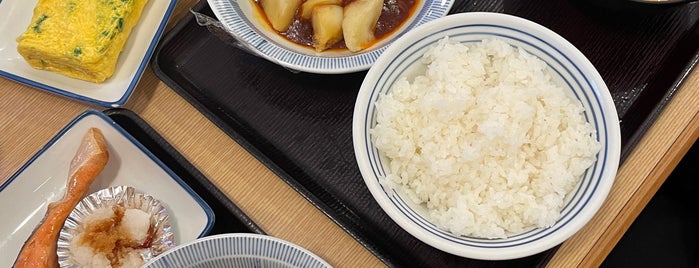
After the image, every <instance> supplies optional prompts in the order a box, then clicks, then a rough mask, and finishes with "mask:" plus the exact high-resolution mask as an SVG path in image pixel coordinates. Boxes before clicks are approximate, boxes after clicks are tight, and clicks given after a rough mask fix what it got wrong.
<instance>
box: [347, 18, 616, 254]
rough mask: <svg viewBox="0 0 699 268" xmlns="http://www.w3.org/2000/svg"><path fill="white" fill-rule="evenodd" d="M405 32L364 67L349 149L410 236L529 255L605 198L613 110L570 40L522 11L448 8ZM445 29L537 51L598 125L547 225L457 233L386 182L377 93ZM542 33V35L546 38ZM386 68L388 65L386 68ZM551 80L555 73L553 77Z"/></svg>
mask: <svg viewBox="0 0 699 268" xmlns="http://www.w3.org/2000/svg"><path fill="white" fill-rule="evenodd" d="M439 23H443V24H437V21H433V22H431V23H428V24H425V25H422V26H421V27H419V28H417V29H414V30H413V31H411V32H409V33H407V34H406V35H404V36H403V37H401V38H400V39H399V40H397V41H396V42H394V45H393V46H391V47H389V48H388V49H387V51H386V52H385V53H384V55H382V57H381V58H379V59H378V60H377V62H376V64H375V65H374V66H372V69H371V70H370V71H369V73H368V74H367V79H366V80H365V82H364V83H363V84H362V87H361V89H360V92H359V94H358V97H357V103H356V106H355V111H354V119H353V132H354V133H353V136H354V147H355V154H356V157H357V161H358V164H359V166H360V170H361V171H362V176H363V177H364V179H365V181H366V184H367V186H368V187H369V189H370V192H371V193H372V195H373V196H374V197H375V198H376V200H377V202H378V203H379V205H380V206H381V207H382V208H384V210H385V211H386V212H387V214H389V216H390V217H391V218H392V219H393V220H394V221H396V223H397V224H398V225H400V226H401V227H403V228H404V229H406V231H408V232H409V233H411V234H412V235H413V236H415V237H417V238H418V239H420V240H423V241H425V242H426V243H428V244H430V245H432V246H434V247H436V248H438V249H441V250H443V251H446V252H450V253H452V254H456V255H460V256H464V257H469V258H477V259H489V260H500V259H512V258H518V257H524V256H528V255H533V254H536V253H539V252H542V251H544V250H547V249H549V248H551V247H553V246H555V245H557V244H560V243H561V242H563V241H564V240H565V239H567V238H568V237H569V236H570V235H572V234H573V233H575V232H576V231H577V230H579V229H580V228H582V226H583V225H584V224H586V223H587V222H588V221H589V219H590V218H592V216H593V215H594V214H595V213H596V211H597V209H598V208H599V207H600V206H601V205H602V203H603V202H604V199H605V198H606V196H607V194H608V192H609V190H610V188H611V186H612V184H613V181H614V177H615V175H616V171H617V166H618V163H619V156H620V142H619V141H620V130H619V123H618V117H617V113H616V110H615V106H614V103H613V101H612V98H611V95H610V93H609V90H608V89H607V87H606V85H604V82H603V80H602V78H601V76H600V75H599V73H598V72H597V71H596V70H595V68H594V66H593V65H592V64H591V63H590V62H589V61H588V60H587V59H586V58H585V57H584V55H583V54H582V53H580V52H579V51H578V50H577V49H576V48H575V47H574V46H573V45H571V44H570V43H568V42H567V41H566V40H565V39H563V38H562V37H560V36H559V35H557V34H556V33H554V32H552V31H550V30H548V29H546V28H544V27H543V26H540V25H538V24H535V23H533V22H531V21H527V20H525V19H522V18H518V17H514V16H510V15H505V14H497V13H481V12H474V13H466V14H457V15H450V16H447V17H444V18H442V19H440V22H439ZM445 36H449V38H450V40H456V41H458V42H478V41H480V40H483V39H484V38H488V37H491V38H492V37H498V38H500V39H503V40H506V42H508V43H510V44H512V45H514V46H517V47H520V48H523V49H524V50H526V51H528V52H529V53H531V54H533V55H535V56H537V57H539V58H541V59H542V60H544V61H545V62H547V63H548V64H549V66H550V67H551V69H552V70H554V71H555V73H554V76H556V75H557V76H558V77H557V78H558V79H560V80H561V81H562V82H564V83H567V85H568V87H569V88H571V89H572V94H574V95H575V97H577V98H578V99H579V100H580V101H581V103H582V105H583V107H584V108H585V113H584V115H585V118H586V120H587V121H588V122H589V123H590V124H592V125H593V126H594V127H595V129H597V133H596V134H597V139H598V141H599V142H600V143H601V144H602V145H603V148H601V150H600V152H599V154H598V159H597V161H596V162H595V164H594V165H593V166H592V167H590V168H589V169H588V170H587V171H586V173H585V174H584V176H583V178H582V180H581V184H580V185H579V186H578V187H577V188H576V190H574V192H572V193H571V197H570V200H571V201H570V202H568V203H567V204H566V206H565V207H564V208H563V210H562V212H561V217H560V218H559V220H558V221H557V222H556V223H555V225H554V226H552V227H550V228H537V229H532V230H530V231H527V232H524V233H520V234H516V235H513V236H510V237H508V238H507V239H482V238H473V237H463V236H455V235H453V234H451V233H449V232H446V231H444V230H441V229H440V228H438V227H437V226H435V225H434V224H432V223H431V222H430V221H429V220H428V219H427V218H425V217H424V216H423V215H421V214H420V213H419V212H417V211H416V209H415V207H414V205H413V204H412V202H411V201H410V200H406V199H404V198H402V197H401V196H400V194H399V193H398V192H396V191H395V190H393V189H389V188H386V187H384V186H383V185H382V184H381V182H380V178H382V177H384V176H385V174H386V172H387V171H386V170H385V169H386V168H387V167H386V164H385V163H384V162H386V161H387V160H386V159H385V158H384V156H382V155H381V153H380V152H379V151H378V150H377V149H376V148H375V146H374V145H373V142H372V139H371V131H370V130H371V129H372V128H373V127H374V125H375V123H376V106H375V105H374V103H375V102H376V101H377V99H378V98H379V97H380V96H381V95H383V94H386V92H387V91H388V90H390V85H392V84H393V83H394V81H396V79H398V78H399V77H401V76H404V75H406V74H408V73H410V72H411V71H414V70H413V69H411V68H410V66H413V63H416V62H418V61H419V60H420V59H421V57H422V55H423V54H424V52H425V51H426V50H427V49H428V48H429V47H431V46H433V45H434V44H436V43H437V42H439V41H440V40H442V39H443V38H444V37H445ZM540 36H547V39H546V40H545V39H544V38H541V37H540ZM387 70H388V71H387ZM554 79H556V78H554Z"/></svg>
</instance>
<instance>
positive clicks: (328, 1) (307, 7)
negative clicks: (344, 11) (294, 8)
mask: <svg viewBox="0 0 699 268" xmlns="http://www.w3.org/2000/svg"><path fill="white" fill-rule="evenodd" d="M320 5H337V6H342V0H306V1H305V2H303V4H302V5H301V18H302V19H304V20H308V19H311V12H312V11H313V8H314V7H316V6H320Z"/></svg>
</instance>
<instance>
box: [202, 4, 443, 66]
mask: <svg viewBox="0 0 699 268" xmlns="http://www.w3.org/2000/svg"><path fill="white" fill-rule="evenodd" d="M251 1H252V0H241V1H236V0H208V3H209V6H210V7H211V10H212V11H213V12H214V14H215V15H216V17H217V18H218V19H219V21H221V23H222V24H223V26H224V27H225V28H226V30H228V32H229V33H230V34H231V35H233V36H234V37H235V38H236V39H238V41H240V42H241V43H242V44H241V45H243V46H244V47H245V48H247V49H248V50H249V51H251V52H252V53H254V54H256V55H258V56H260V57H262V58H265V59H267V60H269V61H271V62H274V63H276V64H279V65H281V66H284V67H286V68H288V69H292V70H296V71H302V72H308V73H319V74H338V73H351V72H357V71H363V70H366V69H369V67H371V65H372V64H373V63H374V61H375V60H376V59H377V58H378V57H379V55H381V53H382V52H383V51H384V50H385V49H386V47H387V46H388V45H389V44H390V43H391V42H393V40H395V39H396V38H398V37H399V36H401V35H403V34H404V33H405V32H407V31H409V30H410V29H413V28H415V27H417V26H418V25H421V24H424V23H425V22H428V21H431V20H434V19H436V18H440V17H443V16H444V15H446V14H447V12H449V9H450V8H451V6H452V5H453V4H454V0H416V1H417V2H418V4H419V5H421V6H420V7H419V9H418V10H416V11H415V12H414V13H413V15H412V17H411V18H409V19H408V22H407V23H404V24H403V26H401V28H400V29H398V30H396V31H394V32H393V33H391V35H390V36H388V37H386V38H383V39H382V40H381V41H379V42H377V43H376V44H374V45H372V46H371V47H369V48H367V49H365V50H363V51H360V52H358V53H352V52H349V51H342V52H321V53H317V52H316V51H315V50H313V49H311V48H308V47H303V46H301V45H298V44H295V43H293V42H291V41H289V40H287V39H284V38H283V37H281V36H280V35H279V34H278V33H276V32H274V30H273V29H272V28H271V27H269V25H267V24H266V23H264V22H263V21H262V19H260V18H264V15H261V14H259V11H258V9H257V8H256V7H255V6H254V5H253V4H252V3H251Z"/></svg>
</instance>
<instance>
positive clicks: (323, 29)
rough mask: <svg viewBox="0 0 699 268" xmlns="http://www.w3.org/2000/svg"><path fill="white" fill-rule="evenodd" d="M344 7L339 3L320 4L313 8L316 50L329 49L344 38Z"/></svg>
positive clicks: (312, 18) (312, 20)
mask: <svg viewBox="0 0 699 268" xmlns="http://www.w3.org/2000/svg"><path fill="white" fill-rule="evenodd" d="M342 17H343V16H342V7H341V6H339V5H319V6H315V7H314V8H313V12H312V13H311V23H312V25H313V42H314V46H315V49H316V51H318V52H320V51H323V50H326V49H328V48H329V47H331V46H332V45H334V44H335V43H337V42H339V41H340V40H342Z"/></svg>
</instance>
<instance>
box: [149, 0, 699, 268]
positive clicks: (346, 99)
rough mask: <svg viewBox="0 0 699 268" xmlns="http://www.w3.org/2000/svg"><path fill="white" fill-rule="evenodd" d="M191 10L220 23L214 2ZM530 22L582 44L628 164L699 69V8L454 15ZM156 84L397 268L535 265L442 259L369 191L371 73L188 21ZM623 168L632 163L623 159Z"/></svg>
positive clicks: (578, 1) (528, 4)
mask: <svg viewBox="0 0 699 268" xmlns="http://www.w3.org/2000/svg"><path fill="white" fill-rule="evenodd" d="M192 10H193V11H196V12H200V13H202V14H205V15H208V16H211V17H213V15H212V12H211V10H210V9H209V7H208V5H207V4H206V1H201V2H199V3H198V4H197V5H196V6H194V7H193V8H192ZM471 11H490V12H501V13H507V14H512V15H517V16H520V17H524V18H527V19H529V20H532V21H534V22H537V23H539V24H542V25H544V26H546V27H548V28H550V29H552V30H553V31H556V32H557V33H559V34H560V35H562V36H563V37H564V38H566V39H568V40H569V41H570V42H571V43H573V44H574V45H575V46H577V47H578V48H579V49H580V50H581V51H582V52H583V54H585V55H586V56H587V57H588V58H589V59H590V61H591V62H592V63H593V64H594V65H595V66H596V68H597V69H598V70H599V71H600V73H601V74H602V77H603V78H604V79H605V81H606V83H607V85H608V87H609V88H610V91H611V93H612V96H613V98H614V102H615V104H616V107H617V110H618V112H619V116H620V121H621V129H622V142H623V143H622V151H623V156H622V157H623V158H625V157H626V155H628V153H629V152H630V151H631V150H632V149H633V148H634V146H635V144H636V142H637V141H638V139H639V138H640V137H641V136H642V135H643V133H644V132H645V131H646V129H647V128H648V127H649V126H650V124H652V122H653V121H654V119H655V117H656V115H657V114H658V113H659V112H660V111H661V110H662V108H663V107H664V105H665V104H666V103H667V102H668V101H669V100H670V98H671V97H672V95H673V93H674V92H675V90H676V89H677V88H678V86H679V84H680V83H681V81H682V80H683V79H684V77H685V76H686V75H687V73H688V71H689V70H690V69H691V68H692V67H693V65H694V64H695V63H696V60H697V53H698V51H697V50H699V28H698V27H697V24H698V20H699V5H697V4H696V3H693V4H684V5H673V6H660V5H652V6H647V5H640V4H636V3H632V2H628V1H622V0H588V1H583V0H570V1H568V0H549V1H456V3H455V4H454V6H453V8H452V10H451V13H456V12H471ZM152 67H153V69H154V71H155V73H156V75H157V76H158V77H159V78H160V79H162V80H163V81H164V82H165V83H167V84H168V85H169V86H170V87H172V88H173V89H174V90H175V91H176V92H178V93H179V94H180V95H182V96H183V97H184V98H185V99H187V100H188V101H189V102H190V103H192V105H194V106H195V107H197V109H199V111H201V112H202V113H203V114H204V115H206V116H207V117H208V118H209V119H210V120H212V121H213V122H214V123H215V124H217V125H218V126H219V127H220V128H221V129H222V130H223V131H225V132H226V133H227V134H229V135H230V136H231V137H232V138H233V139H235V140H236V141H238V142H239V143H240V144H241V145H242V146H244V147H245V148H246V149H247V150H249V151H250V152H251V153H252V154H253V155H255V156H256V157H257V158H258V159H259V160H260V161H262V162H263V163H265V164H266V165H267V166H268V167H269V168H270V169H271V170H273V171H274V172H276V173H277V174H278V175H279V176H280V177H281V178H282V179H283V180H285V181H286V182H287V183H288V184H289V185H291V186H292V187H293V188H294V189H296V190H297V191H298V192H299V193H301V194H302V195H304V196H305V197H306V198H307V199H308V200H309V201H310V202H312V203H313V204H314V205H316V206H317V207H318V208H319V209H320V210H322V211H323V212H325V213H326V215H327V216H328V217H330V218H331V219H332V220H334V221H335V222H336V223H337V224H338V225H339V226H340V227H342V228H343V229H345V230H346V231H347V232H348V233H349V234H350V235H352V236H353V237H354V238H355V239H356V240H357V241H359V242H360V243H362V244H363V245H364V246H365V247H366V248H367V249H369V250H370V251H371V252H372V253H374V254H375V255H376V256H377V257H378V258H379V259H381V260H382V261H384V262H385V263H386V264H387V265H389V266H409V267H505V266H506V267H513V266H514V267H531V266H538V265H543V264H545V263H546V262H547V260H548V258H549V257H550V256H551V255H552V253H554V252H555V250H556V249H555V248H554V249H551V250H548V251H546V252H543V253H540V254H537V255H534V256H530V257H527V258H522V259H516V260H508V261H496V262H492V261H480V260H473V259H467V258H462V257H458V256H454V255H450V254H447V253H444V252H442V251H439V250H437V249H434V248H432V247H430V246H428V245H426V244H424V243H422V242H420V241H419V240H417V239H415V238H414V237H412V236H411V235H409V234H408V233H407V232H405V231H403V230H402V229H401V228H400V227H398V225H396V224H395V223H394V222H393V221H392V220H391V219H390V218H389V217H388V216H387V215H386V214H385V213H383V211H382V210H381V209H380V207H379V206H378V204H377V203H375V201H374V200H373V198H372V197H371V194H370V193H369V191H368V190H367V188H366V187H365V185H364V182H363V180H362V178H361V175H360V174H359V170H358V168H357V165H356V161H355V158H354V151H353V146H352V131H351V123H352V111H353V108H354V101H355V98H356V95H357V92H358V90H359V87H360V85H361V82H362V79H363V77H364V75H365V74H366V72H358V73H350V74H342V75H316V74H308V73H300V74H295V73H292V72H289V71H288V70H286V69H284V68H282V67H279V66H277V65H274V64H273V63H271V62H268V61H266V60H264V59H261V58H258V57H255V56H252V55H250V54H248V53H246V52H244V51H241V50H239V49H237V48H235V47H234V46H231V45H228V43H227V42H225V41H222V40H221V39H220V38H219V36H218V35H216V34H214V33H212V32H210V31H209V30H208V29H207V28H206V27H201V26H199V25H198V24H197V22H196V21H195V20H194V19H193V16H192V15H191V14H189V15H188V16H186V17H185V18H183V19H182V20H181V21H179V22H178V24H177V25H176V26H175V27H174V28H173V29H172V30H171V31H170V32H169V33H168V34H167V35H166V36H165V37H164V39H163V40H162V41H161V43H160V45H159V46H158V48H157V51H156V54H155V56H154V58H153V60H152ZM622 160H623V159H622Z"/></svg>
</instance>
